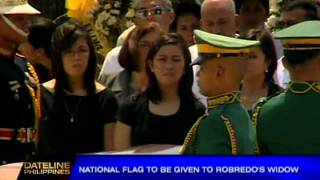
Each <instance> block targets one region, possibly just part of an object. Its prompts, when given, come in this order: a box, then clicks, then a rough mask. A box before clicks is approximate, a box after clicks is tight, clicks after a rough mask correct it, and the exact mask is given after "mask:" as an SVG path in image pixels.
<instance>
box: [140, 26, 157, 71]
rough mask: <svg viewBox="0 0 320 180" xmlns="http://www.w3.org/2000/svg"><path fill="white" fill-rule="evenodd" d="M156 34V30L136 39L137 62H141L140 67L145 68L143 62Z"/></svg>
mask: <svg viewBox="0 0 320 180" xmlns="http://www.w3.org/2000/svg"><path fill="white" fill-rule="evenodd" d="M158 36H159V34H158V33H157V32H149V33H147V34H145V35H144V36H143V37H142V38H141V39H139V40H138V46H137V47H138V48H137V50H138V55H139V62H141V63H140V69H145V62H146V59H147V55H148V52H149V50H150V48H151V47H152V46H153V44H154V42H155V41H156V39H157V37H158Z"/></svg>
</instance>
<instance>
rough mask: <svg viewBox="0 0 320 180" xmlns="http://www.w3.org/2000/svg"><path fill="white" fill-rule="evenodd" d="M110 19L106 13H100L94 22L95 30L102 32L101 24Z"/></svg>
mask: <svg viewBox="0 0 320 180" xmlns="http://www.w3.org/2000/svg"><path fill="white" fill-rule="evenodd" d="M109 17H110V14H109V13H107V12H106V11H102V12H101V13H100V14H98V17H97V19H96V22H95V27H96V29H99V30H103V24H104V22H105V21H107V19H108V18H109Z"/></svg>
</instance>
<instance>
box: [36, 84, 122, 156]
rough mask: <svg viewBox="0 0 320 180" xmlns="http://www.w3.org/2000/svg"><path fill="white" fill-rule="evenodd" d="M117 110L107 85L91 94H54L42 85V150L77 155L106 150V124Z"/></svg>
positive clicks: (111, 120) (47, 153)
mask: <svg viewBox="0 0 320 180" xmlns="http://www.w3.org/2000/svg"><path fill="white" fill-rule="evenodd" d="M117 110H118V105H117V101H116V99H115V97H114V95H113V94H112V93H111V92H110V91H109V90H107V89H105V90H103V91H101V92H99V93H97V94H94V95H91V96H75V95H67V96H64V97H55V96H54V94H52V93H51V92H49V91H48V90H47V89H46V88H44V87H42V115H43V118H42V120H41V121H42V122H41V127H40V142H39V143H40V144H39V154H44V155H59V154H60V155H61V154H63V155H75V154H77V153H87V152H97V151H102V150H103V147H104V146H103V142H104V125H105V124H107V123H111V122H114V121H115V114H116V112H117Z"/></svg>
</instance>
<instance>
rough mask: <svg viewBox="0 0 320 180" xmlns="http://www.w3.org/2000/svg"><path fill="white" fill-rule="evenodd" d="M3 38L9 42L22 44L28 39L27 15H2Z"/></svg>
mask: <svg viewBox="0 0 320 180" xmlns="http://www.w3.org/2000/svg"><path fill="white" fill-rule="evenodd" d="M0 18H1V22H2V25H3V27H1V30H2V32H3V33H4V36H3V38H4V39H5V40H6V41H7V42H8V43H9V42H11V43H13V44H20V43H23V42H25V41H26V40H27V33H28V25H29V23H28V20H27V17H26V15H11V14H10V15H9V14H8V15H1V17H0Z"/></svg>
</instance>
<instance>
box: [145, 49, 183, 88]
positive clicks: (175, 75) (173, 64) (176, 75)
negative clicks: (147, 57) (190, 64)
mask: <svg viewBox="0 0 320 180" xmlns="http://www.w3.org/2000/svg"><path fill="white" fill-rule="evenodd" d="M185 62H186V61H185V59H184V56H183V53H182V51H181V48H180V47H178V46H177V45H165V46H162V47H161V48H160V49H159V51H158V52H157V53H156V54H155V56H154V58H153V60H152V61H150V62H149V63H150V64H149V66H150V69H151V71H152V72H153V73H154V75H155V77H156V78H157V80H158V83H159V84H160V85H161V84H162V85H164V84H166V85H168V84H178V83H179V82H180V79H181V77H182V76H183V74H184V73H185V66H186V63H185Z"/></svg>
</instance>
